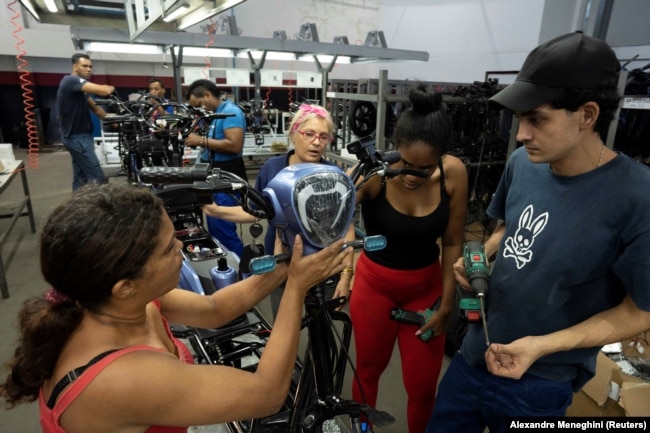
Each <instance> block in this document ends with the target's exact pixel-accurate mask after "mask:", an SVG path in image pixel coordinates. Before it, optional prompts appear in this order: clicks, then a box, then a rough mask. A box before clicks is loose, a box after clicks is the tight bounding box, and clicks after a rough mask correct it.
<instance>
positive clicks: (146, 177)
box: [139, 164, 209, 184]
mask: <svg viewBox="0 0 650 433" xmlns="http://www.w3.org/2000/svg"><path fill="white" fill-rule="evenodd" d="M208 175H209V170H208V164H196V165H193V166H191V167H143V168H141V169H140V172H139V177H140V180H141V181H143V182H146V183H157V184H164V183H193V182H194V181H197V180H198V181H205V180H206V179H207V177H208Z"/></svg>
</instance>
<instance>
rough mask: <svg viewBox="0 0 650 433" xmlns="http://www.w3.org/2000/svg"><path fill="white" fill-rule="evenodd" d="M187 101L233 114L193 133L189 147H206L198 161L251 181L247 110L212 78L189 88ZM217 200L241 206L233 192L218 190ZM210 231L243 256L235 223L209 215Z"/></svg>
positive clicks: (228, 247)
mask: <svg viewBox="0 0 650 433" xmlns="http://www.w3.org/2000/svg"><path fill="white" fill-rule="evenodd" d="M187 100H188V102H189V104H190V105H191V106H192V107H203V108H205V109H206V110H207V111H214V112H215V113H222V114H233V116H230V117H226V118H224V119H215V120H213V121H212V123H211V124H210V128H209V129H208V133H207V134H206V135H204V136H202V135H199V134H195V133H192V134H190V135H189V136H188V137H187V138H186V139H185V144H186V145H187V146H193V147H202V148H203V149H202V150H201V153H200V154H199V156H198V157H197V162H199V161H200V162H204V163H207V162H211V163H212V167H214V168H220V169H222V170H225V171H229V172H231V173H234V174H236V175H237V176H239V177H241V178H242V179H244V180H246V181H248V177H247V176H246V167H245V166H244V159H243V158H242V154H243V151H244V134H245V131H246V118H245V117H244V112H243V111H242V110H241V108H239V107H238V106H237V104H234V103H232V102H230V101H228V100H227V99H226V98H225V92H224V91H222V90H219V88H217V85H216V84H215V83H213V82H212V81H210V80H196V81H194V82H193V83H192V84H191V85H190V87H189V89H188V90H187ZM214 201H215V203H216V204H218V205H219V206H239V203H238V202H237V200H236V199H235V198H233V197H232V196H231V195H229V194H225V193H216V194H215V195H214ZM206 218H207V222H208V231H209V232H210V234H211V235H212V236H214V237H215V238H217V240H219V241H220V242H221V243H222V244H223V245H224V246H225V247H226V248H227V249H228V250H229V251H231V252H233V253H235V254H237V255H238V256H239V257H241V255H242V252H243V249H244V244H243V243H242V240H241V238H240V237H239V236H238V235H237V226H236V225H235V223H232V222H229V221H225V220H222V219H219V218H213V217H211V216H206Z"/></svg>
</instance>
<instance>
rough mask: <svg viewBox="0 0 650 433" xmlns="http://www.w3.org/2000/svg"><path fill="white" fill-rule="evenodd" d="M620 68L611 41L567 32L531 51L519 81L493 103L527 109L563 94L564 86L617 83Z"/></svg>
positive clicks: (587, 87) (493, 99)
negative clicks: (609, 43) (607, 41)
mask: <svg viewBox="0 0 650 433" xmlns="http://www.w3.org/2000/svg"><path fill="white" fill-rule="evenodd" d="M619 70H620V64H619V61H618V59H617V58H616V54H614V51H612V49H611V48H610V47H609V45H607V43H605V42H604V41H601V40H599V39H594V38H592V37H590V36H587V35H585V34H583V33H582V32H575V33H567V34H565V35H562V36H558V37H556V38H554V39H551V40H550V41H548V42H546V43H544V44H542V45H540V46H538V47H537V48H535V49H534V50H533V51H531V52H530V54H528V57H526V61H524V65H523V66H522V67H521V70H520V71H519V74H518V75H517V78H516V79H515V82H514V83H512V84H511V85H509V86H508V87H506V88H505V89H503V90H502V91H500V92H499V93H497V94H496V95H494V96H493V97H492V98H490V102H491V103H495V104H499V105H501V106H503V107H506V108H509V109H510V110H512V111H516V112H526V111H530V110H533V109H535V108H537V107H539V106H540V105H543V104H546V103H547V102H550V101H552V100H554V99H556V98H558V97H560V96H561V95H562V92H563V90H564V89H594V88H596V87H598V86H599V85H602V84H608V83H612V82H614V83H616V80H617V77H618V71H619ZM612 80H614V81H612Z"/></svg>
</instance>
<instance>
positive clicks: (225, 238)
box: [206, 192, 244, 257]
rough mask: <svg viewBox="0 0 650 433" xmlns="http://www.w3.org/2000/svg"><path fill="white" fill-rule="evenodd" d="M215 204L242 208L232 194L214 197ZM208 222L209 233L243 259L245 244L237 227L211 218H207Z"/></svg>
mask: <svg viewBox="0 0 650 433" xmlns="http://www.w3.org/2000/svg"><path fill="white" fill-rule="evenodd" d="M214 202H215V203H216V204H218V205H219V206H241V205H240V204H239V203H238V202H237V200H235V199H234V198H233V197H232V196H231V195H230V194H226V193H223V192H221V193H216V194H215V195H214ZM206 220H207V223H208V232H209V233H210V234H211V235H212V236H214V237H215V238H217V240H218V241H219V242H221V243H222V244H223V246H224V247H226V249H228V250H229V251H231V252H233V253H235V254H237V256H239V257H241V256H242V253H243V251H244V243H243V242H242V240H241V238H240V237H239V235H237V225H236V224H235V223H231V222H230V221H224V220H222V219H220V218H214V217H211V216H206Z"/></svg>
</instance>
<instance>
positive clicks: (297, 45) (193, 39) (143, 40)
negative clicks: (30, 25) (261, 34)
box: [70, 26, 429, 63]
mask: <svg viewBox="0 0 650 433" xmlns="http://www.w3.org/2000/svg"><path fill="white" fill-rule="evenodd" d="M70 35H71V37H72V40H73V42H74V44H75V46H81V45H82V43H83V42H89V41H97V42H116V43H134V44H149V45H161V46H165V47H166V46H184V47H205V46H206V44H208V42H209V41H210V35H208V34H205V33H192V32H158V31H146V32H143V33H141V34H140V35H139V36H138V37H136V38H135V39H134V40H133V41H131V40H130V37H129V33H128V31H125V30H120V29H114V28H96V27H80V26H70ZM211 47H212V48H227V49H232V50H234V51H235V54H236V53H237V52H240V51H250V50H260V51H278V52H291V53H296V54H297V55H302V54H325V55H332V56H347V57H350V62H351V63H361V62H384V61H418V62H426V61H428V60H429V53H428V52H426V51H413V50H400V49H393V48H382V47H369V46H365V45H345V44H335V43H327V42H312V41H302V40H291V39H272V38H256V37H249V36H232V35H220V36H219V39H218V40H217V42H216V43H213V44H212V45H211Z"/></svg>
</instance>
